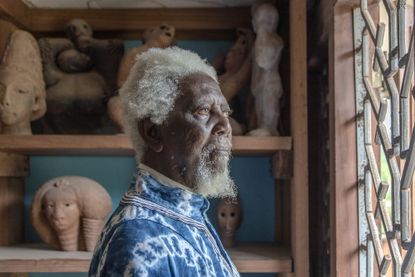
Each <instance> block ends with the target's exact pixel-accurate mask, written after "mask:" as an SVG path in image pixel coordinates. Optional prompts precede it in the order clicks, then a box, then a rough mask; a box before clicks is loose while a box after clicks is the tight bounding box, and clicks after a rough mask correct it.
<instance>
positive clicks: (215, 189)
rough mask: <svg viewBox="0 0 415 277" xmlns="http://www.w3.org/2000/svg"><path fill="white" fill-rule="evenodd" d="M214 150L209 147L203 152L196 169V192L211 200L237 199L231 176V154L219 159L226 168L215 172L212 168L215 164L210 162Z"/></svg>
mask: <svg viewBox="0 0 415 277" xmlns="http://www.w3.org/2000/svg"><path fill="white" fill-rule="evenodd" d="M214 150H215V149H214V146H212V147H210V145H209V146H208V147H206V148H205V149H204V150H203V151H202V155H201V159H200V162H199V164H198V166H197V169H196V176H195V186H194V191H195V192H196V193H199V194H201V195H203V196H206V197H211V198H224V197H236V187H235V183H234V182H233V180H232V178H231V177H230V176H229V160H230V153H228V154H226V155H221V156H220V157H219V158H218V159H221V160H222V161H221V162H222V163H223V164H225V166H224V168H223V169H221V170H214V169H213V168H214V167H213V166H212V165H213V163H214V162H211V161H210V155H211V153H212V152H213V151H214Z"/></svg>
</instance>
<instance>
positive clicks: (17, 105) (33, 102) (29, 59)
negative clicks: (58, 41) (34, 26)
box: [0, 30, 46, 135]
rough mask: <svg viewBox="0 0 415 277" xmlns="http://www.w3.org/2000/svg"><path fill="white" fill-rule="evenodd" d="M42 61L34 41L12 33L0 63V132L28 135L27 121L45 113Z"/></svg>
mask: <svg viewBox="0 0 415 277" xmlns="http://www.w3.org/2000/svg"><path fill="white" fill-rule="evenodd" d="M45 93H46V92H45V84H44V82H43V76H42V62H41V58H40V52H39V47H38V44H37V42H36V40H35V38H34V37H33V36H32V35H31V34H29V33H28V32H26V31H23V30H16V31H14V32H13V33H12V34H11V37H10V40H9V43H8V45H7V48H6V51H5V53H4V56H3V59H2V62H1V64H0V133H2V134H9V135H30V134H32V130H31V127H30V122H31V121H33V120H36V119H38V118H40V117H42V116H43V115H44V114H45V112H46V100H45V97H46V95H45Z"/></svg>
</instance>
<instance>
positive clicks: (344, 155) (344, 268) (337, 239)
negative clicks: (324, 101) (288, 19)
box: [329, 0, 359, 277]
mask: <svg viewBox="0 0 415 277" xmlns="http://www.w3.org/2000/svg"><path fill="white" fill-rule="evenodd" d="M358 5H359V1H357V0H356V1H340V0H338V1H337V2H336V3H335V4H334V7H333V9H334V10H333V20H332V21H331V22H332V24H331V26H332V29H331V30H330V35H329V88H330V104H329V107H330V112H329V114H330V115H329V118H330V122H329V125H330V184H331V187H330V232H331V233H330V241H331V245H330V259H331V262H330V270H331V273H330V276H333V277H341V276H344V277H346V276H347V277H349V276H358V274H359V268H358V258H359V257H358V219H357V216H358V213H357V172H356V168H357V165H356V163H357V160H356V126H355V93H354V73H353V70H354V68H353V53H354V52H353V23H352V8H353V7H356V6H358Z"/></svg>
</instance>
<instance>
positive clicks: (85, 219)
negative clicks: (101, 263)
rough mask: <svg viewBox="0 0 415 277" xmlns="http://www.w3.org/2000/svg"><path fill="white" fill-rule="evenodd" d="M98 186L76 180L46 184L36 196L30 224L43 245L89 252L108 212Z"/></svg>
mask: <svg viewBox="0 0 415 277" xmlns="http://www.w3.org/2000/svg"><path fill="white" fill-rule="evenodd" d="M111 207H112V203H111V198H110V196H109V195H108V193H107V192H106V191H105V189H104V188H103V187H102V186H101V185H99V184H98V183H97V182H95V181H93V180H91V179H88V178H85V177H79V176H63V177H58V178H55V179H52V180H49V181H48V182H46V183H45V184H43V185H42V186H41V187H40V188H39V189H38V191H37V192H36V194H35V197H34V200H33V202H32V224H33V226H34V227H35V229H36V231H37V232H38V234H39V236H40V237H41V238H42V240H43V241H45V242H46V243H48V244H49V245H51V246H52V247H54V248H57V249H61V250H64V251H76V250H84V249H86V250H87V251H92V250H93V249H94V247H95V244H96V241H97V239H98V236H99V234H100V232H101V230H102V227H103V224H104V220H105V219H106V217H107V215H108V214H109V212H110V211H111Z"/></svg>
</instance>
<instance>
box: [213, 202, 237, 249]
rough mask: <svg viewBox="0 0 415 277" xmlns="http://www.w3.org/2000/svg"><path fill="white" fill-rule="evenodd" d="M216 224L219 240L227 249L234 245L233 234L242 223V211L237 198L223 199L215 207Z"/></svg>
mask: <svg viewBox="0 0 415 277" xmlns="http://www.w3.org/2000/svg"><path fill="white" fill-rule="evenodd" d="M216 222H217V224H218V227H219V234H220V239H221V241H222V243H223V245H224V246H225V247H227V248H230V247H233V246H234V245H235V233H236V231H237V230H238V228H239V226H240V225H241V222H242V209H241V201H240V199H239V197H235V198H229V197H228V198H224V199H221V200H220V201H219V204H218V206H217V207H216Z"/></svg>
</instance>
